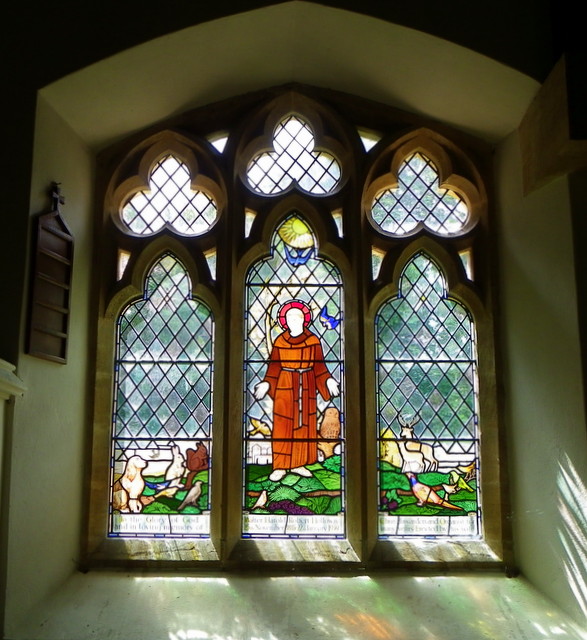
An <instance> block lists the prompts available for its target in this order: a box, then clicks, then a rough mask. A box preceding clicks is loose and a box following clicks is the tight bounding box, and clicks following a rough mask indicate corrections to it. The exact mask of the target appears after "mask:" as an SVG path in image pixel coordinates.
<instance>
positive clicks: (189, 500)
mask: <svg viewBox="0 0 587 640" xmlns="http://www.w3.org/2000/svg"><path fill="white" fill-rule="evenodd" d="M201 495H202V481H201V480H196V481H195V482H194V486H193V487H192V488H191V489H190V490H189V491H188V493H187V495H186V497H185V498H184V499H183V502H182V503H181V504H180V505H179V507H177V510H178V511H181V510H182V509H185V507H197V506H198V504H197V502H198V500H199V499H200V496H201Z"/></svg>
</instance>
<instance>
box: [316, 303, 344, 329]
mask: <svg viewBox="0 0 587 640" xmlns="http://www.w3.org/2000/svg"><path fill="white" fill-rule="evenodd" d="M341 319H342V318H340V317H339V318H335V317H334V316H331V315H330V314H329V313H328V307H327V306H326V305H324V306H323V307H322V310H321V311H320V322H321V323H322V324H323V326H325V327H326V328H327V329H336V327H338V325H339V324H340V321H341Z"/></svg>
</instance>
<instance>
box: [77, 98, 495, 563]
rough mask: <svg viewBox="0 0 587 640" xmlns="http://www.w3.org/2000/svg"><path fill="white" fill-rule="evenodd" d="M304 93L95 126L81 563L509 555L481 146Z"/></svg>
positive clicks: (490, 559) (442, 559)
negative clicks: (93, 274) (91, 344)
mask: <svg viewBox="0 0 587 640" xmlns="http://www.w3.org/2000/svg"><path fill="white" fill-rule="evenodd" d="M307 94H308V95H306V92H305V91H304V90H303V89H301V88H299V87H298V88H297V89H296V91H292V90H290V89H288V88H281V89H278V90H272V91H270V92H267V93H263V92H262V93H260V94H259V96H258V97H257V98H255V99H253V97H249V98H248V99H247V100H242V101H229V102H228V103H225V104H223V105H221V106H211V107H209V108H203V109H198V110H195V111H193V112H190V113H187V114H184V115H183V116H182V117H181V119H180V120H173V121H169V122H168V123H163V124H162V125H161V126H160V127H159V129H158V130H157V131H154V130H150V131H149V133H148V134H145V136H144V137H141V136H140V135H138V134H137V135H135V136H133V138H132V139H129V140H128V141H126V142H123V143H119V144H117V145H116V146H114V147H112V148H111V149H109V150H106V151H105V152H104V155H103V163H102V164H103V166H102V169H101V171H102V174H101V180H100V183H99V184H101V185H104V186H103V191H102V193H103V198H104V208H103V216H102V220H101V228H100V233H99V234H98V237H99V241H98V244H99V247H98V251H97V254H96V256H97V259H96V268H97V269H98V270H99V275H100V277H99V278H97V281H99V284H98V285H97V291H98V323H97V324H98V327H97V338H96V345H97V346H96V353H97V366H96V395H95V415H94V439H93V460H92V465H93V471H92V474H93V475H92V489H91V506H90V527H89V536H88V545H87V548H88V552H87V557H88V563H89V564H91V563H92V562H95V563H96V564H101V565H103V564H107V563H109V562H118V563H120V562H127V561H130V560H132V561H134V562H137V563H142V564H146V565H148V564H150V563H155V562H161V561H163V562H165V563H173V564H174V565H175V564H176V563H179V564H181V563H183V562H187V563H190V566H192V565H193V563H197V566H198V567H216V568H218V567H220V568H230V567H233V566H239V567H240V566H253V565H255V563H258V562H260V561H263V562H264V563H269V564H271V563H277V565H279V567H282V565H283V563H290V564H292V563H293V564H294V565H297V564H300V565H302V564H305V563H307V562H312V563H323V564H324V566H332V565H337V564H339V563H340V564H341V565H343V564H344V565H347V566H348V564H349V563H351V564H352V565H353V566H357V567H361V568H366V567H369V566H371V565H372V563H376V564H377V565H378V566H386V565H392V564H393V565H395V564H402V565H403V564H406V563H409V562H411V561H414V560H415V561H417V562H419V563H423V564H427V563H430V565H431V566H436V565H438V563H447V562H448V563H450V562H452V561H455V562H458V563H461V564H462V563H471V564H473V563H474V562H481V563H483V564H484V566H486V565H487V564H491V563H499V562H501V561H502V559H503V556H504V551H503V549H504V546H503V540H504V529H503V524H502V521H503V515H504V514H503V508H502V504H503V501H502V499H501V487H500V478H501V477H502V474H501V472H500V470H499V469H498V463H497V460H498V457H499V455H498V454H499V451H500V447H501V446H502V445H501V440H500V437H499V431H498V424H497V423H498V412H497V402H496V394H495V366H494V346H493V316H492V269H491V268H490V267H491V252H490V251H489V250H488V247H489V239H490V226H491V225H490V215H489V208H488V206H487V197H486V193H485V187H484V181H483V179H482V177H481V173H480V171H479V169H478V166H483V165H484V163H485V161H486V160H487V158H486V157H485V155H484V154H485V150H484V147H483V146H482V145H480V144H477V142H476V141H475V140H473V139H470V138H466V137H464V136H463V135H462V134H458V135H457V134H456V133H455V135H454V139H455V140H457V139H458V140H460V141H461V143H463V144H462V145H461V146H458V145H457V144H456V143H455V142H454V140H450V139H449V138H448V137H445V136H443V135H440V134H439V133H438V132H435V131H433V130H431V129H428V128H415V127H414V122H415V120H414V117H413V116H410V117H407V116H404V115H402V114H401V113H400V112H397V111H391V110H388V109H386V108H383V107H377V108H375V106H374V105H373V104H371V103H362V102H361V101H360V100H358V99H357V98H354V99H350V98H348V97H347V96H342V95H340V96H339V95H336V96H334V95H333V94H332V93H331V92H322V91H320V90H317V89H312V90H311V91H308V92H307ZM310 94H311V96H312V97H309V96H310ZM318 96H321V97H318ZM335 97H336V99H334V98H335ZM253 105H255V106H253ZM481 471H482V472H481ZM449 542H450V543H451V544H450V545H449V544H448V543H449ZM453 542H454V543H456V542H458V544H452V543H453Z"/></svg>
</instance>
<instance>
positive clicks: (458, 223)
mask: <svg viewBox="0 0 587 640" xmlns="http://www.w3.org/2000/svg"><path fill="white" fill-rule="evenodd" d="M371 216H372V218H373V220H374V222H375V223H376V224H377V225H378V226H379V227H380V228H381V229H382V230H383V231H387V232H389V233H392V234H394V235H404V234H407V233H410V232H412V231H413V230H414V229H416V228H417V226H418V225H420V224H422V225H424V226H425V227H427V228H428V229H430V230H431V231H434V232H435V233H438V234H440V235H451V234H455V233H458V232H460V231H461V230H462V229H463V227H464V225H465V223H466V222H467V220H468V218H469V210H468V208H467V205H466V204H465V202H464V201H463V199H462V198H461V197H460V196H459V195H457V194H456V193H455V192H454V191H452V190H451V189H445V188H441V187H440V186H439V176H438V169H437V168H436V166H435V165H434V163H433V162H432V161H431V160H430V159H429V158H427V157H426V156H425V155H423V154H422V153H414V154H412V155H411V156H410V157H409V158H407V159H406V160H405V161H404V162H403V163H402V165H401V167H400V170H399V172H398V185H397V187H396V188H394V189H386V190H385V191H382V192H381V193H379V194H378V195H377V196H376V197H375V199H374V201H373V204H372V207H371Z"/></svg>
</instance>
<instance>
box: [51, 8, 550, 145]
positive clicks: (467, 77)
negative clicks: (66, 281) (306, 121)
mask: <svg viewBox="0 0 587 640" xmlns="http://www.w3.org/2000/svg"><path fill="white" fill-rule="evenodd" d="M289 82H301V83H305V84H311V85H316V86H319V87H326V88H330V89H335V90H338V91H344V92H347V93H352V94H356V95H358V96H361V97H365V98H369V99H372V100H376V101H379V102H382V103H386V104H389V105H392V106H394V107H398V108H401V109H405V110H407V111H410V112H413V113H417V114H421V115H423V116H426V117H430V118H433V119H436V120H439V121H442V122H444V123H446V124H449V125H452V126H456V127H458V128H460V129H461V130H463V131H466V132H468V133H472V134H474V135H476V136H479V137H481V138H483V139H485V140H487V141H490V142H495V141H497V140H500V139H501V138H503V137H505V136H506V135H507V134H508V133H510V132H511V131H512V130H513V129H515V128H516V127H517V126H518V124H519V122H520V120H521V118H522V116H523V114H524V112H525V110H526V109H527V107H528V105H529V103H530V101H531V99H532V97H533V96H534V94H535V93H536V91H537V89H538V86H539V85H538V83H537V82H536V81H535V80H533V79H531V78H530V77H528V76H526V75H524V74H522V73H520V72H518V71H515V70H513V69H511V68H509V67H506V66H505V65H503V64H500V63H498V62H496V61H494V60H491V59H490V58H487V57H485V56H483V55H481V54H479V53H475V52H473V51H471V50H469V49H465V48H463V47H460V46H458V45H455V44H453V43H451V42H448V41H446V40H443V39H440V38H437V37H434V36H431V35H428V34H425V33H423V32H420V31H416V30H413V29H409V28H406V27H403V26H399V25H395V24H392V23H389V22H385V21H382V20H379V19H377V18H372V17H369V16H365V15H360V14H357V13H353V12H350V11H345V10H341V9H334V8H331V7H325V6H321V5H316V4H313V3H310V2H297V1H296V2H286V3H283V4H279V5H274V6H269V7H266V8H263V9H256V10H253V11H249V12H245V13H239V14H236V15H233V16H229V17H225V18H221V19H218V20H213V21H210V22H206V23H202V24H199V25H196V26H193V27H189V28H186V29H183V30H181V31H178V32H175V33H171V34H168V35H166V36H163V37H160V38H157V39H155V40H152V41H150V42H147V43H145V44H142V45H139V46H136V47H133V48H131V49H127V50H126V51H123V52H122V53H120V54H117V55H116V56H113V57H111V58H107V59H105V60H102V61H100V62H98V63H96V64H93V65H91V66H89V67H86V68H85V69H82V70H81V71H78V72H75V73H73V74H71V75H69V76H66V77H64V78H62V79H60V80H58V81H56V82H54V83H52V84H50V85H48V86H47V87H45V88H43V89H42V90H41V92H40V93H41V96H42V98H43V99H45V100H46V101H47V102H48V103H49V104H50V105H51V106H52V107H53V108H54V109H55V110H56V111H57V113H59V114H60V115H61V117H62V118H63V119H64V120H65V121H66V122H67V123H68V124H69V125H70V126H71V128H72V129H73V130H74V131H75V132H76V133H77V134H78V135H79V136H80V138H81V139H82V140H83V141H84V142H85V143H86V144H87V145H88V146H90V147H91V148H92V149H95V150H97V149H100V148H103V147H104V146H106V145H108V144H110V143H112V142H115V141H116V140H118V139H120V138H122V137H124V136H126V135H128V134H130V133H132V132H134V131H137V130H140V129H142V128H144V127H147V126H150V125H152V124H154V123H156V122H158V121H160V120H164V119H166V118H169V117H170V116H174V115H177V114H179V113H182V112H183V111H186V110H188V109H192V108H195V107H198V106H202V105H205V104H210V103H213V102H216V101H218V100H222V99H225V98H228V97H231V96H236V95H239V94H242V93H245V92H248V91H254V90H257V89H261V88H265V87H270V86H275V85H281V84H284V83H289Z"/></svg>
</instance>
